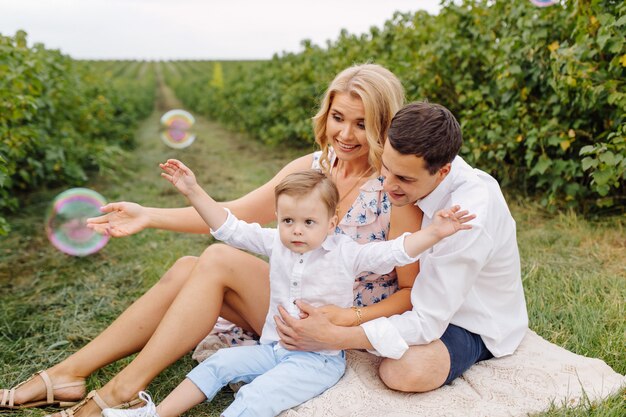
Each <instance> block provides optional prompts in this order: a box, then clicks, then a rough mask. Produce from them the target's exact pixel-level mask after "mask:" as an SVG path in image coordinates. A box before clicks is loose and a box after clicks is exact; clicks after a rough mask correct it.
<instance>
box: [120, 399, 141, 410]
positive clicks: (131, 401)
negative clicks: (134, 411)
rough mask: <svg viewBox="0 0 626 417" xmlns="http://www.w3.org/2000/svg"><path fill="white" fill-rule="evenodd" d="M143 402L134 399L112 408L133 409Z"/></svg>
mask: <svg viewBox="0 0 626 417" xmlns="http://www.w3.org/2000/svg"><path fill="white" fill-rule="evenodd" d="M143 402H144V401H143V400H142V399H139V398H134V399H132V400H130V401H128V402H125V403H121V404H118V405H116V406H115V407H112V408H119V409H126V408H130V407H133V406H135V405H137V404H141V403H143Z"/></svg>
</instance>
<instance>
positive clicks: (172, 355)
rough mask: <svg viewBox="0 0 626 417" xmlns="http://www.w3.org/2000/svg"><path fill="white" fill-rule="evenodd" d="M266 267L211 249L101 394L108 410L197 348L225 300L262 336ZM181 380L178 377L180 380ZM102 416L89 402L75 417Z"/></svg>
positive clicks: (252, 259) (258, 261)
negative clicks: (137, 348) (130, 357)
mask: <svg viewBox="0 0 626 417" xmlns="http://www.w3.org/2000/svg"><path fill="white" fill-rule="evenodd" d="M268 280H269V265H268V264H267V263H266V262H264V261H263V260H261V259H259V258H256V257H254V256H252V255H249V254H247V253H245V252H242V251H239V250H236V249H233V248H231V247H228V246H226V245H223V244H215V245H211V246H210V247H209V248H207V250H206V251H205V252H204V253H203V254H202V256H201V257H200V258H199V259H198V262H197V263H196V265H195V267H194V268H193V270H192V271H191V275H190V277H189V279H188V280H187V282H186V283H185V286H184V287H183V288H182V289H181V290H180V292H179V293H178V295H177V296H176V299H175V300H174V301H173V302H172V304H171V306H170V307H169V309H168V310H167V312H166V314H165V315H164V316H163V318H162V320H161V322H160V324H159V325H158V327H157V328H156V330H155V331H154V334H153V335H152V337H151V338H150V340H149V341H148V342H147V343H146V345H145V346H144V348H143V349H142V350H141V351H140V352H139V354H138V355H137V356H136V357H135V359H134V360H133V361H132V362H131V363H130V364H128V366H126V368H124V369H123V370H122V371H121V372H120V373H119V374H117V375H116V376H115V377H114V378H113V379H112V380H111V381H109V383H107V384H106V385H105V386H104V387H102V389H100V390H98V393H99V394H100V396H101V397H102V398H103V399H104V400H105V401H106V402H107V403H108V404H110V405H115V404H119V403H122V402H126V401H129V400H131V399H132V398H133V397H135V396H136V395H137V393H138V392H139V391H141V390H143V389H145V387H146V386H147V385H148V384H149V383H150V381H152V379H154V377H156V376H157V375H158V374H159V373H160V372H161V371H163V369H165V368H166V367H167V366H169V365H170V364H172V363H173V362H175V361H176V360H178V359H179V358H180V357H182V356H183V355H184V354H186V353H188V352H189V351H190V350H191V349H192V348H193V347H194V346H196V345H197V344H198V343H199V342H200V341H201V340H202V338H203V337H205V336H206V335H207V334H208V332H209V331H210V329H211V328H212V327H213V326H214V325H215V321H216V320H217V317H218V316H219V314H220V311H221V309H222V303H223V300H224V299H225V298H227V299H228V300H229V302H230V304H229V309H231V310H235V311H237V313H238V314H239V316H240V317H241V318H242V319H243V320H245V321H246V323H238V324H244V325H246V326H247V327H249V328H252V329H254V330H255V331H256V332H258V333H260V331H261V329H262V327H263V323H264V321H265V315H266V314H267V309H268V305H269V281H268ZM182 378H183V376H182V375H181V379H182ZM99 415H100V410H99V408H98V407H97V406H96V405H95V404H93V402H90V403H88V404H87V405H86V406H85V407H83V408H81V409H80V410H78V412H77V413H76V416H77V417H78V416H80V417H85V416H93V417H97V416H99Z"/></svg>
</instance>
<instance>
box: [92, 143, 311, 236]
mask: <svg viewBox="0 0 626 417" xmlns="http://www.w3.org/2000/svg"><path fill="white" fill-rule="evenodd" d="M312 161H313V155H312V154H309V155H305V156H302V157H300V158H298V159H295V160H293V161H291V162H290V163H288V164H287V165H285V167H283V168H282V169H281V170H280V171H279V172H278V173H277V174H276V175H275V176H274V177H273V178H272V179H271V180H269V181H268V182H267V183H265V184H264V185H262V186H260V187H259V188H257V189H256V190H253V191H251V192H249V193H248V194H246V195H244V196H243V197H241V198H238V199H236V200H233V201H229V202H224V203H221V204H222V205H223V206H224V207H227V208H228V209H230V211H232V212H233V214H234V215H235V216H236V217H237V218H239V219H241V220H245V221H247V222H254V223H260V224H265V223H269V222H271V221H272V220H273V219H274V218H275V211H276V209H275V207H274V187H275V186H276V185H277V184H278V183H279V182H280V181H281V180H282V179H283V178H284V177H285V176H287V175H288V174H290V173H292V172H295V171H299V170H303V169H308V168H310V167H311V163H312ZM102 212H103V213H104V214H103V215H102V216H99V217H92V218H90V219H88V220H87V222H88V225H89V227H91V228H93V229H94V230H96V231H97V232H99V233H104V234H109V235H111V236H113V237H123V236H130V235H132V234H135V233H138V232H140V231H142V230H144V229H149V228H150V229H162V230H170V231H174V232H182V233H209V227H208V226H207V224H206V222H205V221H204V220H203V219H202V217H200V215H199V214H198V212H197V211H196V210H195V209H194V208H193V207H184V208H157V207H144V206H142V205H140V204H137V203H132V202H115V203H109V204H107V205H105V206H104V207H102Z"/></svg>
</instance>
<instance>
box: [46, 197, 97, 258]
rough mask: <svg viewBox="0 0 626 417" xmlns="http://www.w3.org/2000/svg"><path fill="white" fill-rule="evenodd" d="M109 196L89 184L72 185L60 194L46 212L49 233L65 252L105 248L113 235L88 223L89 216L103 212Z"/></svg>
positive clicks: (80, 253) (82, 252) (78, 253)
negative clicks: (88, 225) (99, 192)
mask: <svg viewBox="0 0 626 417" xmlns="http://www.w3.org/2000/svg"><path fill="white" fill-rule="evenodd" d="M105 204H106V200H105V199H104V197H102V196H101V195H100V194H98V193H97V192H95V191H93V190H90V189H88V188H71V189H69V190H66V191H64V192H62V193H61V194H59V195H57V196H56V197H55V198H54V200H53V201H52V204H51V205H50V209H49V210H48V213H47V214H46V234H47V235H48V239H50V242H51V243H52V244H53V245H54V246H55V247H56V248H57V249H58V250H60V251H61V252H65V253H67V254H68V255H72V256H86V255H90V254H92V253H95V252H97V251H99V250H100V249H102V248H103V247H104V245H106V244H107V242H108V241H109V236H105V235H101V234H99V233H97V232H95V231H93V230H91V229H90V228H88V227H87V219H88V218H89V217H97V216H99V215H101V214H102V212H101V211H100V207H101V206H103V205H105Z"/></svg>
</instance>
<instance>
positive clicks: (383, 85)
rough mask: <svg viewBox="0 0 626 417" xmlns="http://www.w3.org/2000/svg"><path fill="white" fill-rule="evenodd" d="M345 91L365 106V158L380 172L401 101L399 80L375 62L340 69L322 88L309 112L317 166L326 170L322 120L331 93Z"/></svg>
mask: <svg viewBox="0 0 626 417" xmlns="http://www.w3.org/2000/svg"><path fill="white" fill-rule="evenodd" d="M338 93H348V94H350V95H351V96H352V97H355V98H359V99H361V101H362V102H363V107H364V109H365V136H366V138H367V143H368V145H369V148H370V149H369V155H368V160H369V163H370V165H371V166H372V167H374V168H375V169H376V171H377V172H380V167H381V156H382V154H383V145H384V144H385V139H386V137H387V130H388V129H389V125H390V124H391V119H392V118H393V116H394V115H395V114H396V112H397V111H398V110H400V108H401V107H402V105H403V103H404V89H403V88H402V84H401V83H400V80H398V78H397V77H396V76H395V75H394V74H393V73H392V72H391V71H389V70H388V69H386V68H385V67H382V66H380V65H377V64H360V65H354V66H352V67H349V68H347V69H345V70H343V71H341V72H340V73H339V74H338V75H337V76H336V77H335V79H334V80H333V81H332V82H331V83H330V86H329V87H328V89H327V90H326V93H325V94H324V97H323V99H322V103H321V105H320V109H319V111H318V112H317V114H316V115H315V116H313V131H314V133H315V141H316V142H317V144H318V145H319V146H320V148H321V150H322V156H321V158H320V166H321V167H322V169H323V170H324V172H326V173H328V172H329V171H330V161H329V159H328V146H329V145H328V139H327V137H326V122H327V120H328V113H329V112H330V107H331V105H332V102H333V99H334V98H335V95H337V94H338Z"/></svg>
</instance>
